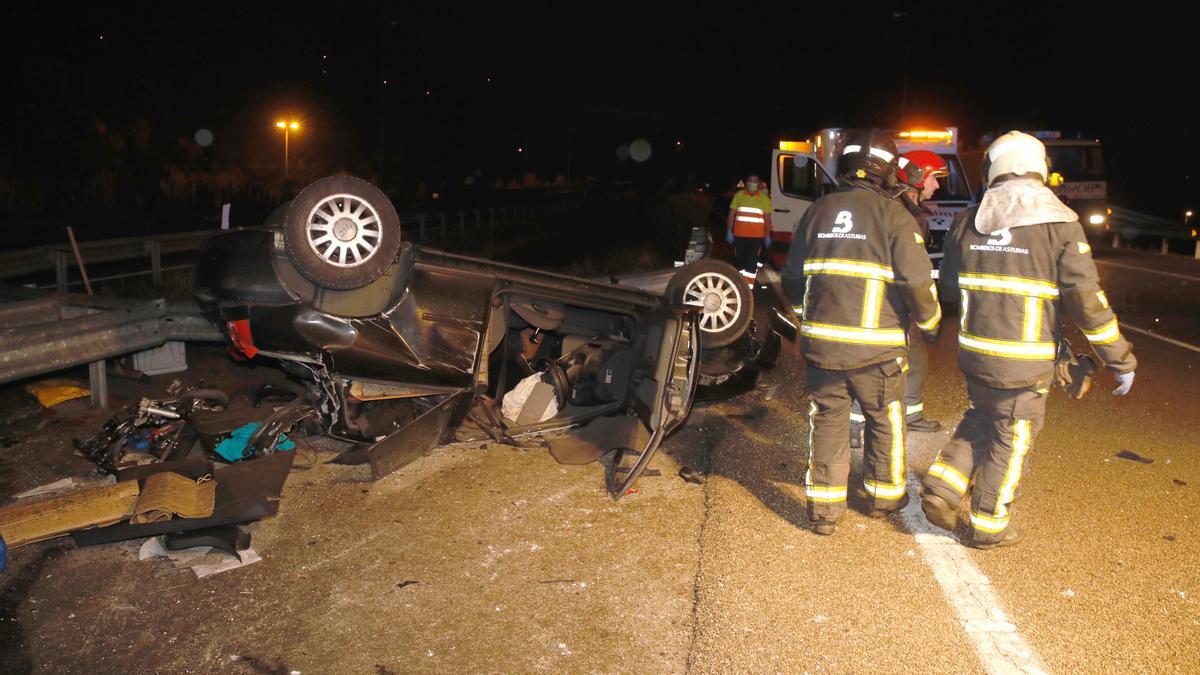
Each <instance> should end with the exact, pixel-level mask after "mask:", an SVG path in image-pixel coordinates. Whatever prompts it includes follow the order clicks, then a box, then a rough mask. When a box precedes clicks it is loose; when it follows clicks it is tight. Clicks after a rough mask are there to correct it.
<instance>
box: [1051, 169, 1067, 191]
mask: <svg viewBox="0 0 1200 675" xmlns="http://www.w3.org/2000/svg"><path fill="white" fill-rule="evenodd" d="M1065 182H1067V179H1066V178H1063V175H1062V174H1061V173H1059V172H1057V171H1053V172H1051V173H1050V180H1048V181H1046V183H1047V184H1048V185H1049V186H1050V187H1052V188H1056V187H1058V186H1059V185H1062V184H1063V183H1065Z"/></svg>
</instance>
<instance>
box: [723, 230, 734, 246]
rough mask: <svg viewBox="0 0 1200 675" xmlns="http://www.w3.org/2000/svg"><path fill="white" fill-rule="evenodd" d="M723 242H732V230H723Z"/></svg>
mask: <svg viewBox="0 0 1200 675" xmlns="http://www.w3.org/2000/svg"><path fill="white" fill-rule="evenodd" d="M725 243H727V244H732V243H733V230H725Z"/></svg>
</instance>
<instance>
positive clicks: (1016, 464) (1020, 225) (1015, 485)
mask: <svg viewBox="0 0 1200 675" xmlns="http://www.w3.org/2000/svg"><path fill="white" fill-rule="evenodd" d="M984 161H985V170H984V175H986V176H987V184H988V190H987V193H986V194H985V195H984V197H983V200H982V201H981V202H980V203H979V205H978V206H974V207H971V208H969V209H967V210H966V211H964V212H963V213H961V214H959V216H958V217H957V218H956V219H955V221H954V224H953V226H952V227H951V230H950V235H949V236H948V237H947V239H946V245H945V253H946V256H945V260H944V261H943V263H942V269H941V275H940V278H939V285H940V288H941V292H942V295H943V297H958V298H959V307H960V313H961V319H960V324H959V325H960V329H959V333H958V365H959V368H960V369H962V371H963V374H964V375H965V376H966V380H967V395H968V397H969V399H970V408H969V409H968V410H967V411H966V412H965V413H964V416H963V420H962V422H960V423H959V425H958V428H957V429H956V430H955V432H954V436H953V437H952V438H951V439H950V441H949V442H948V443H947V444H946V445H945V447H943V448H942V450H941V452H940V453H939V454H938V456H937V458H936V459H935V460H934V463H933V465H932V466H931V467H930V468H929V471H928V473H927V474H926V475H925V478H924V479H923V480H922V504H921V506H922V509H923V510H924V511H925V515H926V516H927V517H928V518H929V520H930V522H932V523H933V524H934V525H937V526H939V527H942V528H945V529H947V530H954V529H955V528H956V526H957V524H958V507H959V503H960V502H961V500H962V499H963V497H964V496H966V495H967V493H968V492H969V493H970V502H971V506H970V517H969V520H970V526H971V537H970V538H969V539H968V540H966V543H969V544H970V545H973V546H975V547H977V548H993V547H997V546H1009V545H1012V544H1015V543H1017V542H1019V541H1020V540H1021V537H1022V531H1021V530H1020V529H1019V528H1018V527H1017V526H1015V525H1013V524H1012V510H1013V503H1014V500H1015V499H1016V497H1017V494H1018V491H1019V489H1020V486H1021V478H1022V476H1023V475H1024V474H1025V471H1026V469H1027V468H1028V465H1029V453H1030V450H1031V449H1032V448H1033V441H1034V439H1035V438H1036V437H1037V434H1038V431H1039V430H1040V429H1041V427H1042V421H1043V418H1044V416H1045V412H1046V397H1047V396H1048V394H1049V391H1050V384H1051V382H1052V378H1053V373H1054V362H1055V357H1056V354H1057V353H1058V345H1059V342H1060V339H1061V337H1062V332H1063V324H1062V319H1063V316H1064V315H1066V316H1069V317H1070V318H1071V319H1072V320H1073V321H1074V322H1075V324H1076V325H1078V326H1079V328H1080V329H1081V330H1082V331H1083V334H1084V336H1086V337H1087V339H1088V341H1089V342H1090V343H1091V345H1092V347H1093V348H1094V350H1095V352H1096V353H1097V354H1098V355H1099V356H1100V359H1101V360H1102V361H1103V362H1104V363H1105V365H1106V366H1107V367H1108V369H1109V370H1110V371H1112V372H1113V373H1114V374H1115V375H1116V379H1117V381H1118V383H1119V386H1118V387H1117V388H1116V389H1115V390H1114V391H1113V393H1114V394H1117V395H1125V394H1127V393H1128V392H1129V389H1130V387H1132V386H1133V371H1134V368H1135V367H1136V366H1137V359H1135V358H1134V356H1133V350H1132V347H1131V346H1130V344H1129V342H1127V341H1126V340H1125V338H1124V337H1122V335H1121V331H1120V329H1119V328H1118V326H1117V319H1116V316H1114V315H1113V312H1112V309H1111V308H1110V307H1109V304H1108V299H1107V298H1106V297H1105V295H1104V291H1102V290H1101V289H1100V284H1099V282H1098V278H1097V275H1096V266H1095V263H1093V262H1092V256H1091V247H1090V246H1089V245H1088V242H1087V236H1086V235H1085V234H1084V230H1083V227H1081V226H1080V224H1079V216H1078V215H1076V214H1075V212H1074V211H1072V210H1071V209H1069V208H1067V207H1066V206H1065V205H1064V204H1063V203H1062V202H1061V201H1059V199H1058V197H1056V196H1055V194H1054V193H1053V192H1052V191H1051V190H1050V189H1049V188H1048V187H1047V186H1046V183H1047V181H1048V180H1049V179H1050V176H1051V174H1050V167H1049V161H1048V158H1047V156H1046V149H1045V147H1044V146H1043V145H1042V143H1041V141H1039V140H1037V139H1036V138H1034V137H1032V136H1029V135H1027V134H1023V133H1021V132H1019V131H1011V132H1009V133H1007V134H1004V135H1003V136H1001V137H1000V138H997V139H996V141H995V142H994V143H992V144H991V146H990V147H988V150H987V153H986V156H985V158H984ZM972 479H973V480H974V484H973V485H972Z"/></svg>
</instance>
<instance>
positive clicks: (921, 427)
mask: <svg viewBox="0 0 1200 675" xmlns="http://www.w3.org/2000/svg"><path fill="white" fill-rule="evenodd" d="M908 430H909V431H915V432H917V433H921V434H932V433H934V432H937V431H941V430H942V423H941V422H939V421H937V420H931V419H926V418H924V417H918V418H917V419H915V420H912V421H911V422H909V423H908Z"/></svg>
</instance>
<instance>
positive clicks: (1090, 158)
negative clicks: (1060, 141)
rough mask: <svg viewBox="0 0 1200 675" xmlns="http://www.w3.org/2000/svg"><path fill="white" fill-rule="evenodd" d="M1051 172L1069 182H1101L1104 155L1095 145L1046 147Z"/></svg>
mask: <svg viewBox="0 0 1200 675" xmlns="http://www.w3.org/2000/svg"><path fill="white" fill-rule="evenodd" d="M1046 153H1047V154H1049V155H1050V163H1051V164H1052V166H1051V170H1053V171H1057V172H1059V173H1061V174H1062V175H1063V178H1066V179H1067V180H1069V181H1077V180H1087V179H1091V180H1103V179H1104V155H1103V153H1101V152H1100V146H1097V145H1048V146H1046Z"/></svg>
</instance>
